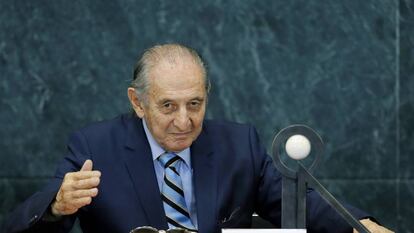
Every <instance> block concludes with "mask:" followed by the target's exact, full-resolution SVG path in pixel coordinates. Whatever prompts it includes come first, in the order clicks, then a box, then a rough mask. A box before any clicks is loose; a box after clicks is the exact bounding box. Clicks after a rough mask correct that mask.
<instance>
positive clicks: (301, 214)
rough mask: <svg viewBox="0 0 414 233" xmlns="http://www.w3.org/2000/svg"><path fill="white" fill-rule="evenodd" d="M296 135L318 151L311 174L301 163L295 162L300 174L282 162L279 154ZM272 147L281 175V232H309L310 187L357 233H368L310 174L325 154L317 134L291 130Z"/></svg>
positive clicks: (301, 127)
mask: <svg viewBox="0 0 414 233" xmlns="http://www.w3.org/2000/svg"><path fill="white" fill-rule="evenodd" d="M293 135H301V136H304V137H305V138H306V139H308V140H309V141H310V144H311V145H312V147H313V151H316V154H315V156H316V158H315V159H314V161H313V163H312V165H311V166H310V168H309V171H308V169H306V167H305V166H304V165H303V164H302V162H300V161H298V160H296V159H293V160H294V161H295V162H296V165H297V167H298V169H297V170H293V169H292V168H289V167H288V166H287V165H286V164H285V163H283V161H282V159H281V154H280V151H281V149H282V145H284V144H285V142H286V140H287V139H288V138H290V137H291V136H293ZM272 147H273V161H274V164H275V166H276V168H277V169H278V170H279V171H280V172H281V173H282V228H286V229H287V228H299V229H306V192H307V189H308V186H310V187H312V188H313V189H315V190H316V191H318V192H319V194H320V195H321V196H322V198H323V199H325V201H326V202H327V203H328V204H329V205H330V206H331V207H332V208H333V209H335V210H336V212H337V213H338V214H339V215H340V216H341V217H342V218H343V219H345V220H346V221H347V222H348V223H349V224H350V225H351V226H352V227H353V228H355V229H356V230H357V231H358V232H360V233H369V231H368V229H367V228H366V227H365V226H364V225H362V224H361V223H360V222H359V221H358V220H357V219H355V218H354V217H353V216H352V214H351V213H349V211H348V210H347V209H346V208H345V207H343V206H342V205H341V203H339V201H337V200H336V199H335V197H334V196H332V194H331V193H329V191H328V190H326V189H325V187H323V185H322V184H321V183H319V181H318V180H317V179H316V178H315V177H314V176H313V175H312V174H311V173H310V171H313V170H314V169H315V168H316V165H317V163H318V162H319V161H320V157H321V155H322V154H323V142H322V139H321V137H320V136H319V135H318V134H317V133H316V132H315V131H313V130H312V129H311V128H309V127H308V126H305V125H292V126H289V127H287V128H285V129H283V130H282V131H280V132H279V133H278V134H277V135H276V137H275V139H274V140H273V145H272ZM283 149H286V148H283ZM288 155H289V154H288ZM289 156H290V155H289ZM306 156H307V155H306ZM306 156H305V157H306Z"/></svg>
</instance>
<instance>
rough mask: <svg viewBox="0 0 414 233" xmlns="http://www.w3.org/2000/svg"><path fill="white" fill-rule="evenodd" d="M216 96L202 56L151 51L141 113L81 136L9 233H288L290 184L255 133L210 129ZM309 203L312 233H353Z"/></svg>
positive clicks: (136, 95)
mask: <svg viewBox="0 0 414 233" xmlns="http://www.w3.org/2000/svg"><path fill="white" fill-rule="evenodd" d="M209 87H210V85H209V81H208V78H207V74H206V69H205V67H204V64H203V61H202V60H201V59H200V57H199V56H198V54H197V53H196V52H195V51H194V50H192V49H190V48H187V47H185V46H183V45H178V44H166V45H161V46H155V47H152V48H150V49H148V50H147V51H145V53H144V54H143V55H142V57H141V59H140V60H139V62H138V63H137V66H136V68H135V72H134V80H133V82H132V85H131V87H130V88H128V97H129V100H130V102H131V105H132V107H133V109H134V113H132V114H125V115H121V116H119V117H117V118H115V119H112V120H108V121H104V122H99V123H95V124H93V125H91V126H89V127H86V128H84V129H81V130H79V131H77V132H75V133H74V134H73V135H71V137H70V140H69V145H68V150H69V151H68V154H67V156H66V157H65V159H64V160H63V161H62V162H61V164H60V166H59V168H58V170H57V172H56V175H55V177H54V179H53V180H52V181H51V182H50V184H49V185H48V186H47V187H46V188H45V189H44V190H43V191H41V192H38V193H36V194H34V195H33V196H32V197H31V198H30V199H29V200H27V201H26V202H25V203H23V204H22V205H21V206H20V207H19V208H18V209H17V210H16V211H15V212H14V213H13V214H12V215H11V217H10V220H9V221H8V223H7V224H6V232H20V231H25V232H26V231H27V232H68V231H69V230H70V228H71V227H72V225H73V222H74V220H75V218H76V217H77V218H79V220H80V225H81V227H82V230H83V232H85V233H89V232H111V233H116V232H122V233H125V232H129V231H130V230H131V229H133V228H135V227H138V226H153V227H155V228H158V229H168V228H186V229H190V230H193V231H198V232H201V233H213V232H220V229H221V228H240V227H242V228H248V227H250V226H251V222H252V214H253V212H256V213H258V214H259V215H260V216H262V217H263V218H264V219H267V220H268V221H270V222H271V223H273V224H274V225H275V226H276V227H280V220H281V219H280V218H281V216H280V208H281V206H280V205H281V200H280V195H281V177H280V174H279V173H278V171H277V170H276V169H275V167H274V166H273V164H272V160H271V158H270V157H269V156H268V155H267V154H266V152H265V150H264V148H263V147H262V146H261V145H260V143H259V140H258V136H257V133H256V131H255V129H254V128H253V127H251V126H248V125H242V124H236V123H228V122H221V121H207V120H204V114H205V109H206V103H207V94H208V90H209ZM308 201H309V202H308V209H309V214H308V219H307V223H308V232H352V228H351V227H350V226H348V224H347V223H346V222H344V221H343V220H342V219H341V218H340V217H339V216H338V215H337V214H336V212H335V211H334V210H333V209H331V208H330V207H329V206H328V205H327V204H326V203H325V202H324V201H323V200H322V199H321V198H320V197H319V196H318V195H317V194H316V193H314V192H312V191H309V193H308ZM348 209H349V210H350V211H351V212H352V213H353V214H354V215H355V216H356V217H357V218H359V219H364V220H362V222H363V223H364V224H365V225H366V226H367V227H369V228H370V229H372V230H374V229H375V230H378V232H387V230H386V229H384V228H382V227H380V226H378V225H377V224H376V223H374V222H372V221H370V220H368V219H366V218H367V217H368V216H367V215H366V214H365V213H363V212H362V211H360V210H357V209H355V208H353V207H348Z"/></svg>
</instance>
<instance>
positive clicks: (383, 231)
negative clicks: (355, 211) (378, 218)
mask: <svg viewBox="0 0 414 233" xmlns="http://www.w3.org/2000/svg"><path fill="white" fill-rule="evenodd" d="M360 222H361V223H362V225H364V226H365V227H366V228H367V229H368V230H369V231H370V232H371V233H391V232H393V231H390V230H388V229H387V228H385V227H383V226H380V225H378V224H377V223H376V222H373V221H371V220H369V219H362V220H361V221H360ZM357 232H358V231H357V230H355V229H354V233H357Z"/></svg>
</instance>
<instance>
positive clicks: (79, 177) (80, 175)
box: [71, 171, 101, 180]
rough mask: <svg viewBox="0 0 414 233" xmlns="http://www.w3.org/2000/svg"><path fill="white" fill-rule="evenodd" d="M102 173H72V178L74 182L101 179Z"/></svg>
mask: <svg viewBox="0 0 414 233" xmlns="http://www.w3.org/2000/svg"><path fill="white" fill-rule="evenodd" d="M100 176H101V172H100V171H79V172H72V173H71V178H72V179H74V180H83V179H89V178H92V177H98V178H99V177H100Z"/></svg>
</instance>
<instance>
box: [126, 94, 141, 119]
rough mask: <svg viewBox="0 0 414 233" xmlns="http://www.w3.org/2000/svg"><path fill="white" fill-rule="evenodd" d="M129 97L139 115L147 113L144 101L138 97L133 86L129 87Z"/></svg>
mask: <svg viewBox="0 0 414 233" xmlns="http://www.w3.org/2000/svg"><path fill="white" fill-rule="evenodd" d="M128 99H129V102H130V103H131V106H132V108H133V109H134V111H135V113H136V114H137V115H138V117H139V118H143V117H144V115H145V111H144V108H143V103H142V101H140V99H138V96H137V94H136V92H135V89H134V88H132V87H128Z"/></svg>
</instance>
